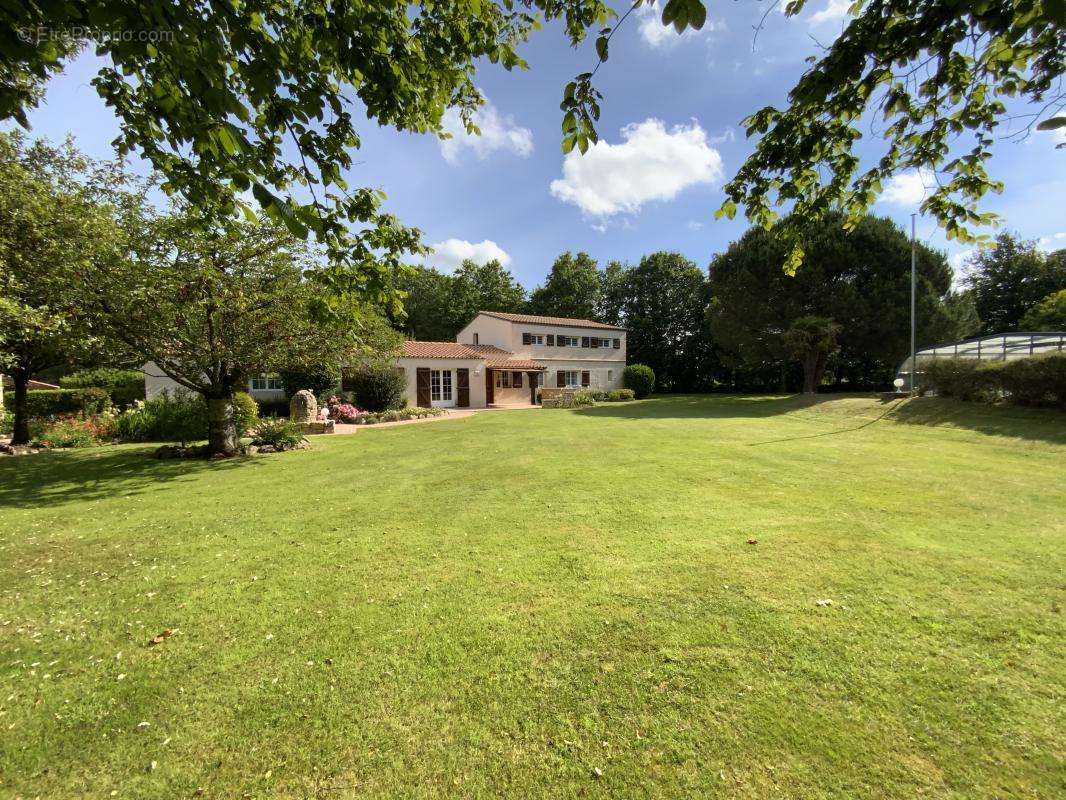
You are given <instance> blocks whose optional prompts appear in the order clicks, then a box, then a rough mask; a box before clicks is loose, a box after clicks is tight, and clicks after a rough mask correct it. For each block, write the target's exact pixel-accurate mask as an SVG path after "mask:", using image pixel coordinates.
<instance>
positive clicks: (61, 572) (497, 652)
mask: <svg viewBox="0 0 1066 800" xmlns="http://www.w3.org/2000/svg"><path fill="white" fill-rule="evenodd" d="M314 444H315V446H314V449H312V450H309V451H302V452H293V453H286V454H281V455H276V456H269V457H259V458H254V459H246V460H234V461H230V462H212V463H191V462H182V461H164V462H159V461H155V460H151V459H148V458H146V457H145V453H146V452H147V450H146V448H144V447H125V446H123V447H107V448H100V449H97V450H94V451H80V452H67V453H54V454H45V455H40V456H30V457H20V458H7V459H4V460H0V507H2V508H3V515H2V522H0V795H2V796H4V797H18V796H21V797H25V798H32V797H41V798H67V797H93V798H107V797H110V796H112V795H114V796H116V797H121V798H132V797H137V798H147V797H151V798H182V797H192V796H193V795H194V793H195V792H197V790H198V789H202V796H204V797H212V798H240V797H255V798H269V797H294V798H323V799H330V800H331V799H332V798H368V797H381V798H386V797H388V798H396V797H405V798H415V797H440V796H447V795H450V796H457V797H458V796H461V797H513V798H527V797H533V798H535V797H544V798H561V797H589V798H595V797H614V798H618V797H661V798H688V797H746V798H772V797H781V798H819V797H842V798H845V797H846V798H858V797H863V798H867V797H898V798H915V797H923V798H931V797H932V798H945V797H952V798H978V797H989V798H991V797H999V798H1003V797H1021V798H1030V797H1031V798H1050V797H1052V796H1062V794H1061V793H1062V792H1063V790H1064V785H1066V766H1064V758H1066V712H1064V708H1066V703H1064V700H1066V697H1064V695H1066V675H1064V671H1066V644H1064V643H1066V624H1064V619H1063V612H1062V606H1063V604H1064V593H1066V591H1064V590H1066V577H1064V576H1066V488H1064V477H1066V415H1063V414H1062V413H1060V412H1055V411H1025V410H1009V409H991V408H984V407H978V406H964V405H958V404H952V403H950V402H949V401H938V400H935V399H922V400H917V401H914V402H913V403H912V404H911V405H910V406H907V407H904V408H902V409H895V408H894V406H883V405H881V404H880V403H879V402H877V401H875V400H872V399H868V398H855V397H852V398H835V399H824V398H822V401H821V402H815V403H811V402H808V401H804V400H802V399H798V398H766V397H759V398H754V397H753V398H746V397H715V398H710V397H676V398H658V399H653V400H649V401H644V402H636V403H629V404H616V405H610V404H604V405H601V406H599V407H596V408H594V409H587V410H575V411H563V410H529V411H511V412H499V413H486V414H479V415H476V416H474V417H472V418H467V419H461V420H449V421H444V422H437V423H431V424H423V425H411V426H404V427H396V428H391V429H381V430H373V429H366V430H361V431H360V432H359V433H358V434H357V435H355V436H347V437H333V438H318V439H316V440H315V442H314ZM751 538H754V539H757V540H758V543H757V544H748V539H751ZM823 599H828V600H832V605H831V606H820V605H818V603H817V601H819V600H823ZM166 628H176V629H177V632H176V633H175V634H174V635H173V636H171V637H170V638H168V639H166V640H165V641H164V642H163V643H162V644H158V645H154V646H148V645H147V642H148V640H149V639H150V638H151V637H152V636H154V635H155V634H158V633H159V632H160V631H162V630H163V629H166ZM141 722H147V723H149V725H148V727H147V728H146V729H144V730H141V731H138V730H137V727H138V724H139V723H141Z"/></svg>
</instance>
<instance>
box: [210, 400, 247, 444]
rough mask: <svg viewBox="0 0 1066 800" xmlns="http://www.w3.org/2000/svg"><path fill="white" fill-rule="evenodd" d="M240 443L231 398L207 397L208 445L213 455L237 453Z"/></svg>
mask: <svg viewBox="0 0 1066 800" xmlns="http://www.w3.org/2000/svg"><path fill="white" fill-rule="evenodd" d="M240 444H241V442H240V438H239V437H238V436H237V420H236V418H235V417H234V416H233V403H232V402H231V398H229V397H209V398H207V445H208V447H209V449H210V451H211V455H216V454H217V455H224V456H233V455H236V454H237V451H238V449H239V448H240Z"/></svg>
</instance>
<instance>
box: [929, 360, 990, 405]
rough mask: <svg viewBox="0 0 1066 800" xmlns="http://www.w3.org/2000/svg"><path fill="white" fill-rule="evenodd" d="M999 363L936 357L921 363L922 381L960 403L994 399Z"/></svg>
mask: <svg viewBox="0 0 1066 800" xmlns="http://www.w3.org/2000/svg"><path fill="white" fill-rule="evenodd" d="M997 363H998V362H987V361H978V360H977V359H973V358H937V359H934V360H932V361H927V362H925V363H924V364H921V362H919V364H920V366H921V368H922V371H923V373H924V376H923V377H922V378H921V382H922V383H923V384H924V385H926V386H929V387H931V388H933V389H936V391H937V393H938V394H940V395H943V396H944V397H954V398H956V399H958V400H988V399H992V397H993V392H994V389H995V385H996V381H995V379H994V377H993V372H994V370H995V366H991V367H990V366H989V364H993V365H994V364H997Z"/></svg>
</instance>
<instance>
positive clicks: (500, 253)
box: [426, 239, 511, 272]
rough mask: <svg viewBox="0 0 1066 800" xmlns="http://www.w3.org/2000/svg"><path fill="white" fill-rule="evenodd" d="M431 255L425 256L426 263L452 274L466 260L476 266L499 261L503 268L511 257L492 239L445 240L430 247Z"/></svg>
mask: <svg viewBox="0 0 1066 800" xmlns="http://www.w3.org/2000/svg"><path fill="white" fill-rule="evenodd" d="M430 247H432V248H433V253H432V254H431V255H429V256H426V263H428V264H430V265H432V266H434V267H437V268H439V269H441V270H443V271H444V272H454V271H455V270H457V269H458V268H459V265H460V264H462V263H463V262H464V261H466V260H467V259H470V260H471V261H474V262H476V263H478V264H484V263H486V262H488V261H499V262H500V263H501V264H502V265H503V266H505V267H506V266H507V265H508V264H510V263H511V256H510V255H509V254H508V253H507V251H506V250H504V249H503V248H502V247H500V246H499V245H498V244H496V242H494V241H492V239H484V240H483V241H480V242H468V241H466V239H445V240H444V241H443V242H437V243H436V244H433V245H430Z"/></svg>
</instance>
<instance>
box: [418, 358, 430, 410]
mask: <svg viewBox="0 0 1066 800" xmlns="http://www.w3.org/2000/svg"><path fill="white" fill-rule="evenodd" d="M415 384H416V387H417V390H418V405H419V406H420V407H421V408H429V407H430V406H431V405H432V403H431V402H430V399H429V367H419V368H418V369H416V370H415Z"/></svg>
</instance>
